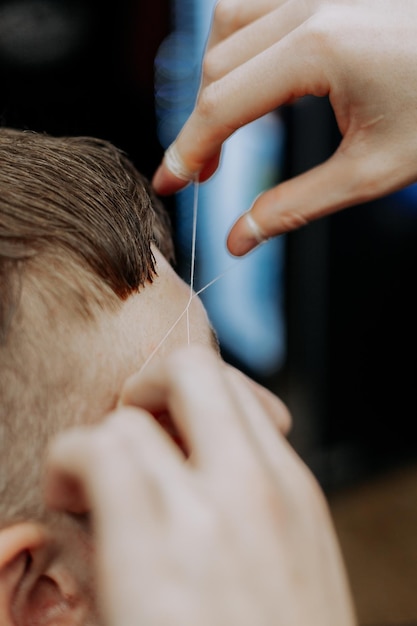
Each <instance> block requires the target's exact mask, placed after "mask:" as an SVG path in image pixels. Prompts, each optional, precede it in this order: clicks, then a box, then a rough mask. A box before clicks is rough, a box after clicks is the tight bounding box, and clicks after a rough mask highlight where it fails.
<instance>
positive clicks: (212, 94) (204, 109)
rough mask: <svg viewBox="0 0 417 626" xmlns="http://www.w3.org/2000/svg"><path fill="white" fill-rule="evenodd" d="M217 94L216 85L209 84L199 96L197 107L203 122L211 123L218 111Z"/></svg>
mask: <svg viewBox="0 0 417 626" xmlns="http://www.w3.org/2000/svg"><path fill="white" fill-rule="evenodd" d="M218 103H219V94H218V89H217V87H216V83H211V84H210V85H208V86H207V87H206V88H205V89H203V91H202V93H201V94H200V96H199V99H198V103H197V107H198V111H199V114H200V117H201V118H202V120H204V121H205V122H211V123H212V122H213V119H214V117H215V114H216V112H217V109H218Z"/></svg>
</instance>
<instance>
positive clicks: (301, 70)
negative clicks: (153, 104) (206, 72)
mask: <svg viewBox="0 0 417 626" xmlns="http://www.w3.org/2000/svg"><path fill="white" fill-rule="evenodd" d="M304 29H305V27H304V26H301V27H299V28H297V29H295V30H293V31H292V32H291V33H290V34H289V35H287V36H286V37H284V39H282V40H281V41H279V42H278V43H276V44H274V45H273V46H271V47H269V48H268V49H267V50H265V51H264V52H263V53H262V54H259V55H257V56H256V57H254V58H252V59H250V60H249V61H247V62H246V63H244V64H243V65H240V66H239V67H236V68H235V69H234V70H232V71H231V72H230V73H228V74H227V75H226V76H224V77H222V78H220V79H219V80H218V81H215V82H213V83H211V84H210V85H208V86H207V87H206V88H205V89H204V90H203V91H202V92H201V94H200V97H199V99H198V102H197V105H196V108H195V110H194V112H193V113H192V114H191V116H190V118H189V119H188V121H187V122H186V124H185V126H184V127H183V129H182V131H181V133H180V134H179V136H178V137H177V139H176V141H175V151H176V157H177V159H178V160H179V162H181V164H182V165H181V167H182V169H183V171H187V172H189V173H193V174H194V175H195V176H197V175H198V173H199V172H202V171H204V169H205V168H206V167H207V164H208V163H213V160H215V159H216V158H217V156H218V154H219V152H220V149H221V145H222V143H223V142H224V141H225V140H226V139H227V138H228V137H230V135H232V134H233V132H235V131H236V130H237V129H238V128H240V127H241V126H243V125H245V124H247V123H249V122H251V121H253V120H255V119H257V118H259V117H261V116H262V115H264V114H266V113H268V112H269V111H271V110H273V109H275V108H276V107H278V106H280V105H282V104H284V103H286V102H290V101H292V100H293V99H295V98H297V97H300V96H303V95H305V94H314V95H325V94H327V93H328V92H329V89H330V87H329V83H328V79H327V75H326V66H327V64H328V63H329V59H327V58H324V59H322V62H321V63H319V62H317V61H318V60H317V55H318V54H319V53H318V51H317V50H315V49H314V48H315V47H314V45H312V42H311V41H310V39H309V38H308V37H305V36H304ZM284 58H285V60H286V61H285V64H284V63H282V59H284ZM153 185H154V188H155V190H156V191H157V192H158V193H161V194H164V193H172V192H174V191H177V190H178V189H181V188H182V187H184V186H185V185H186V182H185V181H184V180H181V179H180V178H179V177H177V176H175V175H173V174H172V173H171V172H170V170H169V167H168V166H167V163H166V159H164V161H163V162H162V165H161V167H160V168H159V170H158V171H157V173H156V175H155V177H154V179H153Z"/></svg>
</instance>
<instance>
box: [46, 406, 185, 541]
mask: <svg viewBox="0 0 417 626" xmlns="http://www.w3.org/2000/svg"><path fill="white" fill-rule="evenodd" d="M183 462H184V457H183V455H182V454H181V452H180V451H179V450H178V448H177V447H176V446H175V445H174V444H173V442H172V441H171V439H170V438H169V437H168V435H167V434H166V433H165V432H164V431H163V429H162V428H161V427H160V426H159V425H158V424H157V423H156V422H155V420H154V419H153V417H152V416H150V415H149V414H147V413H145V412H144V411H142V410H140V409H136V408H133V407H123V408H120V409H118V410H117V411H115V412H114V413H113V414H111V415H110V416H109V417H108V418H107V419H106V421H105V422H103V423H102V424H100V425H98V426H94V427H85V428H77V429H74V430H71V431H68V432H67V433H63V434H61V435H59V436H58V438H57V439H56V441H55V442H54V443H53V445H52V446H51V448H50V451H49V456H48V460H47V465H46V472H45V485H44V487H45V489H44V491H45V499H46V503H47V504H48V505H49V506H50V507H51V508H55V509H59V510H66V511H68V512H72V513H78V514H79V513H84V512H86V511H88V510H90V509H93V511H94V512H95V514H96V516H97V519H98V520H99V522H100V524H107V525H109V524H110V525H114V529H116V528H120V525H121V524H122V525H123V524H126V531H128V530H129V529H130V526H129V523H131V522H129V520H131V521H132V520H136V523H138V522H140V521H143V522H146V521H149V520H153V521H155V519H157V518H158V516H161V515H162V514H163V513H164V510H163V508H164V506H165V508H166V509H168V508H169V507H170V506H171V504H172V503H171V501H170V500H171V498H170V496H169V494H170V493H171V494H172V493H173V490H168V491H167V490H166V489H165V487H164V486H163V487H161V485H165V484H166V483H167V482H168V483H169V482H170V481H176V482H177V483H178V485H177V487H176V489H175V498H176V501H177V503H179V501H182V504H181V508H182V506H184V505H186V504H187V503H186V502H185V500H186V499H187V496H185V495H184V494H185V491H186V488H185V484H186V482H185V481H186V478H184V476H185V470H184V469H183ZM181 485H182V486H183V489H182V488H181ZM183 496H184V497H183ZM178 506H180V505H179V504H178ZM120 516H124V517H123V519H124V520H125V521H124V522H123V521H122V522H121V521H120V519H119V518H120ZM111 531H112V528H111V527H108V528H107V529H106V532H111Z"/></svg>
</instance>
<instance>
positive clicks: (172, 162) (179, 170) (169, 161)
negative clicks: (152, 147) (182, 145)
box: [164, 141, 197, 182]
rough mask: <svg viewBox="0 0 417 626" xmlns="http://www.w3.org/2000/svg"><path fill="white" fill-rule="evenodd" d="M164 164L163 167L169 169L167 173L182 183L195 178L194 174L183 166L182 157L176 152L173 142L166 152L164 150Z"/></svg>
mask: <svg viewBox="0 0 417 626" xmlns="http://www.w3.org/2000/svg"><path fill="white" fill-rule="evenodd" d="M164 163H165V167H166V168H167V169H169V171H170V172H171V173H172V174H174V176H176V177H177V178H179V179H180V180H182V181H184V182H189V181H191V180H194V179H195V178H196V176H197V173H196V172H192V171H191V170H190V169H188V167H187V166H186V165H185V163H184V161H183V160H182V157H181V156H180V154H179V152H178V150H177V146H176V143H175V141H174V143H172V144H171V145H170V146H169V148H168V150H166V152H165V156H164Z"/></svg>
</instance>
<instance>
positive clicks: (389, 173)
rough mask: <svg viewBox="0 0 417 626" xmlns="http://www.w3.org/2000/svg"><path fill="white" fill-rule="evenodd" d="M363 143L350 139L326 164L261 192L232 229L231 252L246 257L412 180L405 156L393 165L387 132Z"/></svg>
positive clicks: (392, 149) (391, 148)
mask: <svg viewBox="0 0 417 626" xmlns="http://www.w3.org/2000/svg"><path fill="white" fill-rule="evenodd" d="M358 144H359V142H354V141H352V142H351V143H349V140H348V139H347V138H345V139H344V140H343V142H342V144H341V146H340V147H339V149H338V150H337V151H336V152H335V153H334V155H333V156H332V157H331V158H330V159H329V160H327V161H326V162H325V163H323V164H321V165H319V166H317V167H315V168H313V169H311V170H309V171H308V172H305V173H304V174H302V175H300V176H297V177H295V178H293V179H290V180H288V181H285V182H283V183H281V184H280V185H278V186H277V187H275V188H273V189H270V190H268V191H266V192H264V193H263V194H261V195H259V196H258V197H257V198H256V200H255V202H254V204H253V205H252V207H251V208H250V211H249V213H244V214H243V215H242V216H241V217H239V219H238V220H237V221H236V222H235V224H234V226H233V227H232V229H231V231H230V233H229V236H228V239H227V247H228V249H229V251H230V252H231V253H232V254H234V255H236V256H241V255H244V254H246V253H247V252H249V251H250V250H252V249H254V248H255V247H256V246H257V245H259V243H262V242H263V241H266V240H267V239H268V238H270V237H274V236H277V235H281V234H283V233H286V232H290V231H292V230H295V229H297V228H300V227H302V226H305V225H306V224H308V223H309V222H311V221H313V220H316V219H318V218H321V217H323V216H326V215H329V214H330V213H333V212H335V211H337V210H339V209H342V208H347V207H349V206H353V205H356V204H360V203H363V202H366V201H368V200H370V199H372V198H374V197H376V196H377V195H383V194H387V193H390V192H393V191H395V190H396V189H399V188H400V187H402V186H403V185H405V184H407V182H411V180H408V177H409V171H408V166H407V162H406V159H405V158H404V155H401V154H398V155H397V156H398V163H399V164H402V165H401V166H399V167H396V168H393V166H392V159H393V158H394V156H393V155H394V154H395V140H394V141H392V142H390V140H389V136H388V134H387V137H386V141H385V142H384V141H382V142H375V141H374V137H373V136H372V133H370V135H369V138H368V140H366V141H362V140H361V145H358ZM248 217H249V219H248ZM252 222H253V224H255V227H252V226H251V223H252Z"/></svg>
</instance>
